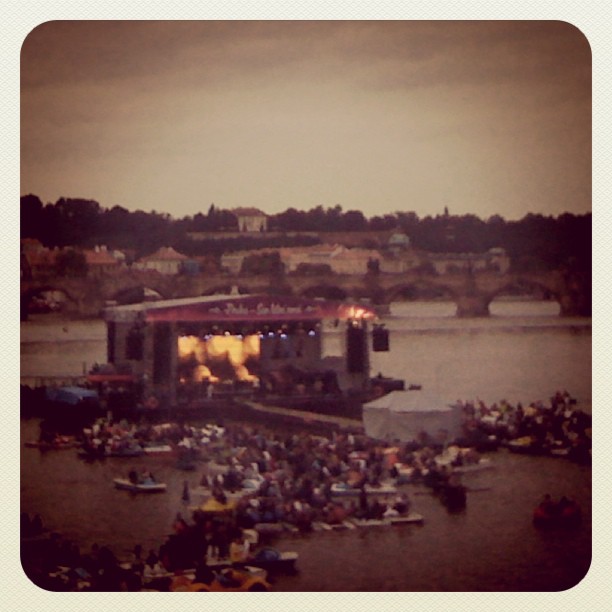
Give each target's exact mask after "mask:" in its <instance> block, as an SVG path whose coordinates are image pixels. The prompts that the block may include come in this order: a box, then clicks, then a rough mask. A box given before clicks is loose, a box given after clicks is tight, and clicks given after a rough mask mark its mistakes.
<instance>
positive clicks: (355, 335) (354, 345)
mask: <svg viewBox="0 0 612 612" xmlns="http://www.w3.org/2000/svg"><path fill="white" fill-rule="evenodd" d="M346 367H347V370H348V371H349V372H351V373H353V374H357V373H362V372H364V371H365V367H366V334H365V330H363V329H361V327H349V328H348V329H347V330H346Z"/></svg>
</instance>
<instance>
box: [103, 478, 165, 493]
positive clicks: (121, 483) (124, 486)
mask: <svg viewBox="0 0 612 612" xmlns="http://www.w3.org/2000/svg"><path fill="white" fill-rule="evenodd" d="M113 482H114V483H115V487H117V489H121V490H123V491H131V492H132V493H162V492H163V491H165V490H166V487H167V485H166V483H165V482H155V481H152V482H132V481H131V480H129V479H128V478H115V479H114V480H113Z"/></svg>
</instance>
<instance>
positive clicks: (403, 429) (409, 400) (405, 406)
mask: <svg viewBox="0 0 612 612" xmlns="http://www.w3.org/2000/svg"><path fill="white" fill-rule="evenodd" d="M363 425H364V428H365V433H366V435H368V436H370V437H372V438H377V439H379V440H400V441H401V442H411V441H413V440H418V439H419V437H420V436H421V435H422V434H423V432H425V433H426V434H428V435H429V436H430V437H431V438H433V439H434V440H437V441H440V442H443V443H444V442H450V441H451V440H453V439H454V438H456V437H457V436H459V434H460V432H461V408H460V407H458V406H454V405H453V404H451V402H450V401H445V400H444V399H442V398H440V397H439V396H435V395H432V394H430V393H424V392H423V391H391V393H388V394H387V395H383V396H382V397H379V398H378V399H376V400H373V401H371V402H368V403H366V404H364V405H363Z"/></svg>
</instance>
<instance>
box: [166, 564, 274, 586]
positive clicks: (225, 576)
mask: <svg viewBox="0 0 612 612" xmlns="http://www.w3.org/2000/svg"><path fill="white" fill-rule="evenodd" d="M266 578H267V572H266V571H265V570H264V569H262V568H258V567H251V566H245V567H243V568H241V569H236V568H233V567H230V568H227V569H223V570H221V571H220V572H213V571H212V570H211V571H210V577H209V579H208V580H206V582H204V581H202V578H201V577H200V576H198V575H197V573H196V574H195V576H194V577H193V579H192V578H191V576H190V575H178V576H174V577H173V578H172V582H171V584H170V591H173V592H177V591H186V592H211V593H214V592H221V593H222V592H231V591H235V592H240V591H261V592H264V591H270V590H271V588H272V586H271V585H270V583H269V582H268V581H267V580H266Z"/></svg>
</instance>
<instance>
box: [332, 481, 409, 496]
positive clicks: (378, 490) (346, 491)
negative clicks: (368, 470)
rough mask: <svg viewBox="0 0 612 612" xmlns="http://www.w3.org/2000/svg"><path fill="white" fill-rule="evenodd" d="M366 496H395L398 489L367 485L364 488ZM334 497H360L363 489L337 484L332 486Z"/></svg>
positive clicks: (390, 486) (342, 483)
mask: <svg viewBox="0 0 612 612" xmlns="http://www.w3.org/2000/svg"><path fill="white" fill-rule="evenodd" d="M363 490H364V491H365V493H366V495H394V494H396V493H397V487H396V486H395V485H393V484H381V485H379V486H375V485H370V484H366V485H364V487H363ZM331 494H332V496H338V497H341V496H351V495H353V496H358V495H361V488H359V487H352V486H351V485H349V484H347V483H345V482H335V483H334V484H332V486H331Z"/></svg>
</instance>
